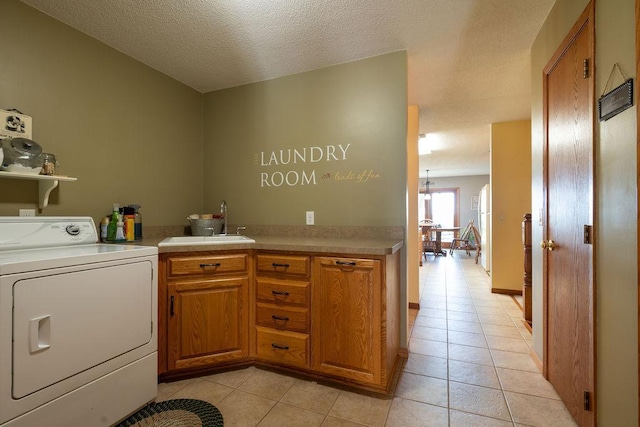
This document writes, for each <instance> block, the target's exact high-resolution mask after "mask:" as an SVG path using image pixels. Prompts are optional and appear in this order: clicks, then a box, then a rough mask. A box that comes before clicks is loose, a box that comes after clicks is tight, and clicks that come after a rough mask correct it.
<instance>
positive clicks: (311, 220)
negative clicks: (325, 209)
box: [306, 211, 315, 225]
mask: <svg viewBox="0 0 640 427" xmlns="http://www.w3.org/2000/svg"><path fill="white" fill-rule="evenodd" d="M314 216H315V215H314V213H313V211H307V215H306V218H307V225H313V223H314V222H315V221H314Z"/></svg>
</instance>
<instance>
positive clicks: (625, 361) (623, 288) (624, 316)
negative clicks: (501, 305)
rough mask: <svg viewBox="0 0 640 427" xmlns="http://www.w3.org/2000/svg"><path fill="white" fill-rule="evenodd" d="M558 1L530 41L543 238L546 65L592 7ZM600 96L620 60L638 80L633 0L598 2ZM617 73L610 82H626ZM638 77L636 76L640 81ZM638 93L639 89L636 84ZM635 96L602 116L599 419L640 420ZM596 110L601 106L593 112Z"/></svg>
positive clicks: (538, 347) (536, 192)
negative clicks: (614, 112)
mask: <svg viewBox="0 0 640 427" xmlns="http://www.w3.org/2000/svg"><path fill="white" fill-rule="evenodd" d="M587 4H588V1H587V0H558V1H556V4H555V5H554V7H553V9H552V10H551V12H550V13H549V16H548V17H547V20H546V21H545V23H544V26H543V27H542V29H541V30H540V33H539V34H538V37H537V38H536V40H535V42H534V45H533V47H532V59H531V64H532V69H531V76H532V114H531V126H532V158H533V161H532V175H533V182H532V199H533V200H532V213H533V224H532V225H533V227H532V237H533V241H534V242H539V241H541V240H542V226H541V225H540V224H539V223H538V214H537V213H538V212H539V210H540V209H541V208H542V206H543V204H542V203H543V199H542V197H543V193H542V144H543V123H542V69H543V68H544V66H545V65H546V63H547V62H548V61H549V59H550V58H551V56H552V55H553V53H554V52H555V50H556V48H557V47H558V46H559V44H560V43H561V42H562V40H563V38H564V37H565V36H566V34H567V33H568V32H569V30H570V29H571V27H572V25H573V24H574V22H575V21H576V20H577V19H578V17H579V16H580V14H581V12H582V11H583V10H584V8H585V7H586V6H587ZM595 4H596V16H595V23H596V67H595V69H596V99H597V98H598V97H599V96H600V95H601V94H602V93H603V90H604V87H605V84H606V82H607V79H608V77H609V73H610V71H611V69H612V67H613V64H614V63H618V65H619V66H620V67H621V69H622V70H623V72H624V73H625V74H626V76H627V77H634V79H635V77H636V76H635V44H634V40H635V31H636V28H635V26H636V23H635V17H634V6H635V4H634V0H606V1H596V3H595ZM619 79H620V78H619V77H617V76H616V77H615V79H614V82H613V85H612V87H615V86H617V85H619V84H620V83H622V81H621V80H619ZM636 84H637V80H636ZM636 93H637V91H636ZM636 103H637V95H636V100H635V102H634V107H632V108H630V109H628V110H626V111H624V112H622V113H620V114H619V115H617V116H615V117H613V118H611V119H609V120H608V121H606V122H596V134H597V135H596V139H595V151H596V153H595V159H596V162H595V168H596V173H595V176H596V182H595V185H596V189H595V193H596V205H595V206H596V208H595V210H596V212H595V215H596V220H595V231H596V239H595V251H596V266H595V271H596V327H597V332H596V333H597V335H596V343H597V349H596V358H597V360H596V365H597V373H596V375H597V402H598V403H597V418H598V420H597V421H598V425H601V426H632V425H633V426H636V425H638V292H637V286H638V281H637V280H638V279H637V278H638V265H637V264H638V263H637V259H638V253H637V234H638V230H637V212H638V209H637V202H638V201H637V185H636V176H637V167H636V158H637V157H636V151H637V148H636V144H637V141H636V127H637V123H636V122H637V120H636V114H637V110H636V108H637V107H636V106H635V105H636ZM594 114H597V109H596V110H595V113H594ZM542 274H543V272H542V258H541V252H540V251H536V250H534V251H533V298H534V300H533V310H534V311H533V338H534V349H535V351H536V353H537V354H538V355H542V327H540V326H539V327H536V325H542V322H543V318H542Z"/></svg>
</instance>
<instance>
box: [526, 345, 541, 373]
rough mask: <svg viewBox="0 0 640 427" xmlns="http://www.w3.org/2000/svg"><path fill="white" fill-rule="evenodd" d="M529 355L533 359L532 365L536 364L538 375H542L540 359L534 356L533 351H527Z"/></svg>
mask: <svg viewBox="0 0 640 427" xmlns="http://www.w3.org/2000/svg"><path fill="white" fill-rule="evenodd" d="M529 354H530V355H531V358H532V359H533V363H535V364H536V366H537V367H538V370H539V371H540V373H542V372H543V371H542V368H543V365H542V360H540V358H539V357H538V355H537V354H536V352H535V351H533V350H529Z"/></svg>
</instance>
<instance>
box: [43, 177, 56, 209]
mask: <svg viewBox="0 0 640 427" xmlns="http://www.w3.org/2000/svg"><path fill="white" fill-rule="evenodd" d="M57 186H58V180H57V179H53V180H47V181H39V182H38V203H39V205H40V210H42V209H44V208H46V207H47V205H48V204H49V195H50V194H51V192H52V191H53V189H54V188H56V187H57Z"/></svg>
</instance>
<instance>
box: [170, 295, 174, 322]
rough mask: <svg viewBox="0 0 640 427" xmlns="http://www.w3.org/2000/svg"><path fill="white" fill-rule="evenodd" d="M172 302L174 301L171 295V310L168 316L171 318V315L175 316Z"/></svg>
mask: <svg viewBox="0 0 640 427" xmlns="http://www.w3.org/2000/svg"><path fill="white" fill-rule="evenodd" d="M173 300H174V297H173V295H171V309H170V310H169V314H170V315H171V317H173V315H174V314H175V313H174V312H173Z"/></svg>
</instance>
